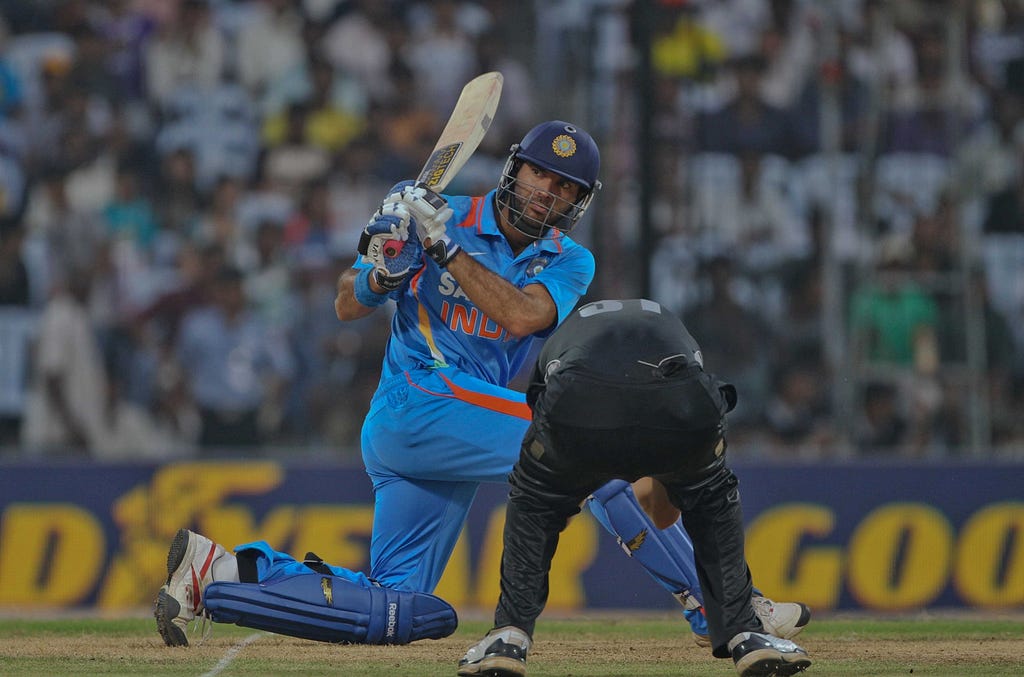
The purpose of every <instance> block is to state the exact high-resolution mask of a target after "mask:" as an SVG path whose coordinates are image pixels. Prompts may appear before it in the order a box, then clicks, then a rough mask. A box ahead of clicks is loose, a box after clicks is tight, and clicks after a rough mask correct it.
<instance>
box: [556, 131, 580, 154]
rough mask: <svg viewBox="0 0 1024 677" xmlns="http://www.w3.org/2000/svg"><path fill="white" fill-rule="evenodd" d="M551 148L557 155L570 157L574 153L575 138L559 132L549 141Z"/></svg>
mask: <svg viewBox="0 0 1024 677" xmlns="http://www.w3.org/2000/svg"><path fill="white" fill-rule="evenodd" d="M551 150H553V151H555V155H557V156H558V157H572V156H573V155H575V154H576V139H574V138H572V137H571V136H568V135H566V134H559V135H558V136H556V137H555V140H554V141H552V142H551Z"/></svg>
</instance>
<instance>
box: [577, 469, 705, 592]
mask: <svg viewBox="0 0 1024 677" xmlns="http://www.w3.org/2000/svg"><path fill="white" fill-rule="evenodd" d="M587 506H588V507H589V508H590V512H591V514H592V515H593V516H594V517H595V518H596V519H597V521H598V522H600V523H601V525H602V526H603V527H604V528H605V529H607V530H608V531H609V532H611V533H612V534H613V535H614V536H615V537H616V538H617V539H618V541H619V544H620V545H621V546H622V549H623V550H625V551H626V554H627V555H629V556H630V557H632V558H633V559H635V560H636V561H637V562H639V563H640V565H641V566H642V567H643V568H644V569H645V570H646V571H647V573H648V574H650V575H651V578H653V579H654V580H655V581H656V582H657V583H658V585H660V586H661V587H663V588H665V589H666V590H668V591H669V592H670V593H672V594H673V595H676V596H677V598H678V595H680V593H689V594H691V595H693V596H694V597H695V598H696V599H697V601H699V602H700V603H701V604H704V595H703V593H702V592H701V590H700V582H699V581H698V579H697V566H696V563H695V562H694V559H693V544H692V543H691V542H690V537H689V536H688V535H687V534H686V531H685V530H684V529H683V527H682V525H681V524H680V522H679V521H678V520H677V521H676V523H675V524H673V525H672V526H670V527H669V528H668V529H658V528H657V527H656V526H654V522H652V521H651V518H650V517H648V516H647V513H645V512H644V510H643V508H641V507H640V504H639V503H637V500H636V496H635V495H634V494H633V487H632V486H630V484H629V482H626V481H625V480H612V481H611V482H609V483H608V484H605V485H604V486H602V487H601V488H599V489H598V490H597V491H595V492H594V493H593V495H592V496H591V497H590V500H589V501H587Z"/></svg>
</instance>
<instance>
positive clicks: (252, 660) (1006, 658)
mask: <svg viewBox="0 0 1024 677" xmlns="http://www.w3.org/2000/svg"><path fill="white" fill-rule="evenodd" d="M476 618H477V619H476V620H468V621H464V622H463V623H462V624H461V626H460V628H459V630H458V631H457V632H456V634H455V635H453V636H452V637H449V638H447V639H443V640H437V641H430V640H428V641H422V642H418V643H415V644H412V645H410V646H403V647H367V646H340V645H329V644H322V643H317V642H308V641H303V640H297V639H292V638H288V637H281V636H277V635H271V634H268V633H264V632H258V631H254V630H251V629H246V628H237V627H234V626H222V625H217V626H214V628H213V634H212V636H210V637H208V638H207V639H205V640H203V641H202V642H201V643H199V644H198V645H195V646H191V647H188V648H168V647H165V646H164V645H163V643H162V641H161V640H160V637H159V636H158V635H157V634H156V632H155V628H154V625H153V622H152V619H151V618H145V617H141V616H140V617H130V618H120V619H95V618H74V619H68V618H59V619H39V618H18V616H17V614H16V613H11V612H8V613H5V614H4V616H3V617H0V675H92V674H97V675H98V674H104V675H109V674H121V675H125V674H128V675H203V676H205V677H214V676H216V675H225V676H227V675H246V676H247V677H250V676H252V675H288V674H302V675H344V676H346V677H348V676H353V677H355V676H362V675H366V676H370V677H374V676H377V675H406V676H410V677H421V676H424V677H427V676H431V675H449V676H450V675H454V674H455V664H456V662H457V660H458V659H459V657H460V656H461V655H462V653H463V652H464V651H465V649H466V647H467V646H468V645H469V644H471V643H472V642H473V641H475V640H476V639H478V638H479V637H480V636H481V635H482V634H483V632H485V631H486V629H487V627H488V623H487V622H486V621H484V620H479V618H480V616H477V617H476ZM536 641H537V644H536V645H535V648H534V651H533V652H531V655H530V660H529V673H528V674H529V675H530V677H544V676H560V677H570V676H572V677H583V676H595V677H596V676H599V675H600V676H604V677H609V676H613V675H614V676H620V677H631V676H637V677H639V676H642V675H665V676H667V675H675V676H683V677H686V676H688V675H694V676H696V675H700V676H705V675H712V676H713V675H722V676H724V677H730V676H732V675H735V674H736V673H735V671H734V670H733V668H732V663H731V661H727V660H716V659H713V658H711V657H710V654H709V652H708V651H707V650H705V649H701V648H699V647H697V646H696V645H694V644H693V643H692V641H691V639H690V636H689V633H688V631H687V627H686V626H685V624H684V623H683V622H682V621H681V619H678V618H677V616H676V615H674V614H668V613H657V614H645V615H638V614H635V613H624V614H613V613H607V614H600V615H587V616H577V617H557V616H552V617H550V618H544V620H542V621H541V623H540V624H539V625H538V628H537V633H536ZM799 643H800V644H801V645H802V646H804V647H805V648H806V649H807V650H808V651H809V652H810V654H811V657H812V659H813V660H814V665H813V666H812V667H811V668H810V670H809V671H808V672H807V673H806V674H807V675H809V676H811V675H874V676H879V677H881V676H885V675H949V676H953V675H971V676H986V675H1024V615H1020V614H1007V615H999V616H993V615H985V616H979V615H976V614H970V615H965V614H951V615H941V616H936V615H932V614H928V615H917V616H910V617H902V618H886V619H878V618H872V617H840V616H832V617H824V618H820V619H818V618H816V619H815V620H814V621H813V622H812V624H811V626H810V627H809V628H808V629H807V630H806V631H805V632H804V633H803V634H802V635H801V636H800V637H799Z"/></svg>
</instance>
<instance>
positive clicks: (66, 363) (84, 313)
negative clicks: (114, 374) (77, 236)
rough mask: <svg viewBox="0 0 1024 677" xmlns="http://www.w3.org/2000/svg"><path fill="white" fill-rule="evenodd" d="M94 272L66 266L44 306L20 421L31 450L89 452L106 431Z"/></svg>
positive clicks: (62, 452)
mask: <svg viewBox="0 0 1024 677" xmlns="http://www.w3.org/2000/svg"><path fill="white" fill-rule="evenodd" d="M92 276H93V272H92V270H91V269H89V268H84V267H78V268H73V269H71V270H70V271H68V273H67V282H66V284H63V285H61V286H60V287H59V288H58V291H57V293H56V294H55V295H54V296H53V298H52V299H51V300H50V301H49V302H48V303H47V304H46V307H45V308H44V310H43V316H42V318H41V320H40V325H39V334H38V339H37V344H36V349H35V356H34V359H33V362H32V374H31V377H32V378H31V381H32V385H31V387H30V393H29V398H28V401H27V403H26V406H25V418H24V422H23V426H22V444H23V445H24V447H25V448H26V449H27V450H29V452H30V453H39V454H47V455H66V454H87V453H89V452H91V451H93V450H94V449H95V445H96V444H97V442H98V441H99V439H100V437H101V435H102V434H103V425H104V420H103V417H104V397H103V396H104V394H105V393H106V392H107V378H106V370H105V367H104V361H103V356H102V353H101V351H100V344H99V342H98V340H97V338H96V335H95V331H94V329H93V326H92V323H91V321H90V319H89V313H88V309H87V307H86V304H87V302H88V300H89V295H90V291H91V286H92Z"/></svg>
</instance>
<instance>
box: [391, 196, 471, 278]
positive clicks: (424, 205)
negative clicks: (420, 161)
mask: <svg viewBox="0 0 1024 677" xmlns="http://www.w3.org/2000/svg"><path fill="white" fill-rule="evenodd" d="M389 204H401V205H405V206H406V207H407V208H408V210H409V212H410V213H411V214H412V217H413V218H414V219H415V220H416V225H417V232H418V233H419V236H420V240H422V241H423V244H424V247H425V251H426V252H427V255H428V256H430V258H432V259H433V260H434V262H435V263H436V264H437V265H439V266H441V267H442V268H444V267H445V266H447V265H448V262H449V261H451V259H452V257H454V256H455V254H456V253H458V251H459V249H460V247H459V245H457V244H455V243H454V242H452V241H451V239H450V238H449V237H448V229H447V226H446V225H445V224H446V223H447V222H448V220H449V219H450V218H451V217H452V214H453V212H452V208H451V207H449V206H448V202H447V201H445V199H444V198H443V197H441V196H440V195H438V194H437V193H435V192H434V191H432V190H430V188H428V187H427V185H426V184H424V183H415V184H413V183H411V182H408V181H403V182H402V183H399V184H397V185H396V186H395V187H394V188H393V189H392V191H391V193H390V194H389V195H388V196H387V197H386V198H384V205H389ZM426 240H430V246H426Z"/></svg>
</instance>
